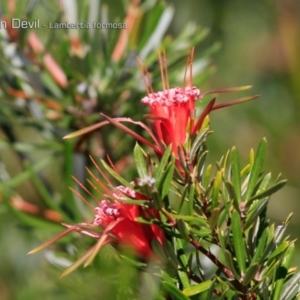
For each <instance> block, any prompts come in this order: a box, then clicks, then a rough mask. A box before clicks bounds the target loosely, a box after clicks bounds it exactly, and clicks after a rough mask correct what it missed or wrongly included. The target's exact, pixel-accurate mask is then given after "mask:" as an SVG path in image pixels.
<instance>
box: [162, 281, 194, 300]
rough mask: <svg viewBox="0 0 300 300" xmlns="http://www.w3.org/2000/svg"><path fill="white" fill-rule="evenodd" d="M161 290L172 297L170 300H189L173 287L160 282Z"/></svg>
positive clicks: (167, 283)
mask: <svg viewBox="0 0 300 300" xmlns="http://www.w3.org/2000/svg"><path fill="white" fill-rule="evenodd" d="M162 289H163V290H164V291H165V292H167V293H169V294H170V295H171V296H172V299H176V300H189V298H188V297H187V296H186V295H184V294H183V293H182V292H181V291H180V290H179V289H178V288H177V287H176V286H175V285H173V284H171V283H169V282H166V281H162Z"/></svg>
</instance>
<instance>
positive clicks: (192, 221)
mask: <svg viewBox="0 0 300 300" xmlns="http://www.w3.org/2000/svg"><path fill="white" fill-rule="evenodd" d="M170 216H172V217H173V218H174V219H176V220H183V221H186V222H187V223H188V224H197V225H199V226H204V227H208V221H207V220H205V219H204V218H203V217H201V216H197V217H195V216H184V215H175V214H170Z"/></svg>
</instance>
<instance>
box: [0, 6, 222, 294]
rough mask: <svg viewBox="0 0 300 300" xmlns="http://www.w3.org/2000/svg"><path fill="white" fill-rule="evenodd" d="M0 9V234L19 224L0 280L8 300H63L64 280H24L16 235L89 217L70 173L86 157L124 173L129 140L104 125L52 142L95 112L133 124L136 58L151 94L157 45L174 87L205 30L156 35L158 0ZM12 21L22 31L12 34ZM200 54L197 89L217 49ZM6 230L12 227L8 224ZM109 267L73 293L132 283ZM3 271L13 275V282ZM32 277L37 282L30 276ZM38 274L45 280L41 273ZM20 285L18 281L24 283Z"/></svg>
mask: <svg viewBox="0 0 300 300" xmlns="http://www.w3.org/2000/svg"><path fill="white" fill-rule="evenodd" d="M0 13H1V21H2V22H1V27H2V28H1V32H0V33H1V44H0V51H1V71H0V89H1V90H0V93H1V94H0V97H1V98H0V101H1V110H0V126H1V131H0V136H1V140H0V148H1V152H0V155H1V158H0V159H1V160H0V164H1V165H0V167H1V168H0V179H1V184H0V190H1V213H2V216H3V221H2V226H3V228H6V226H7V224H6V225H4V224H5V223H6V222H18V224H20V225H21V226H22V228H23V229H22V230H21V231H20V232H19V234H20V237H18V238H17V237H16V238H14V239H20V241H19V242H20V243H21V245H22V246H17V244H16V242H15V241H14V239H13V240H11V238H12V235H7V234H6V233H5V232H4V233H3V237H2V243H1V244H3V248H1V253H3V254H2V257H1V260H6V261H7V262H8V266H5V265H4V267H3V268H1V277H2V278H7V279H4V280H3V281H1V284H2V285H3V289H4V290H5V289H6V290H7V292H8V294H10V295H14V297H16V298H22V297H23V294H22V293H24V297H25V298H28V297H29V298H36V297H37V295H38V294H40V291H38V289H36V290H35V289H34V288H32V290H31V288H25V286H27V285H28V284H29V285H30V284H31V283H32V284H33V285H38V286H40V287H41V289H42V290H43V291H46V290H48V292H50V293H54V292H55V290H57V293H59V294H61V296H62V298H63V299H65V297H73V296H72V295H71V294H72V291H66V290H68V289H67V288H66V286H68V284H70V282H69V281H68V280H66V281H64V282H61V283H60V284H59V285H62V286H63V287H62V288H61V289H60V288H59V285H58V286H57V285H56V284H55V283H53V286H52V285H48V286H47V285H45V284H44V281H43V278H42V276H39V275H36V274H39V273H40V271H36V272H34V271H32V273H30V274H31V275H30V276H29V275H28V274H27V275H26V277H24V276H23V275H22V273H23V272H20V271H19V269H18V268H19V264H18V262H17V261H16V260H15V254H13V253H14V252H11V249H12V248H14V247H16V248H15V250H14V251H18V250H19V249H20V253H19V256H20V257H22V259H20V260H21V261H22V262H23V264H24V263H26V264H27V263H28V264H29V265H28V267H25V269H26V270H27V269H28V270H31V269H30V266H31V267H33V266H36V264H37V262H38V261H37V259H33V260H32V259H28V258H25V254H26V252H27V250H25V248H27V247H28V249H29V246H28V245H27V246H25V245H26V244H24V245H23V244H22V243H23V242H22V239H23V238H24V237H26V239H30V240H34V237H35V238H36V237H43V240H44V238H45V236H47V235H49V236H50V235H51V234H52V233H53V232H57V231H58V230H59V228H61V225H59V222H62V221H64V222H69V223H77V222H81V221H84V220H89V221H90V220H91V218H92V217H93V212H92V213H91V212H90V211H88V209H87V207H86V206H85V205H84V204H83V203H82V201H81V200H80V199H79V198H78V196H76V195H75V194H74V193H73V192H72V191H71V190H70V189H69V187H73V189H75V190H76V189H77V186H76V183H75V182H74V181H73V180H72V175H74V176H75V177H76V178H78V179H79V180H80V181H84V180H85V177H86V169H85V166H88V164H89V163H90V160H89V159H87V158H88V155H92V156H94V157H96V158H101V157H104V156H105V155H109V156H110V157H111V158H112V159H113V160H114V162H115V163H116V168H117V169H118V170H120V171H123V170H126V172H127V174H130V172H132V170H131V167H130V165H131V163H132V161H131V157H130V156H129V155H128V154H129V153H130V152H131V148H132V147H131V146H133V145H134V144H133V141H132V140H130V139H128V138H127V137H126V136H124V135H123V134H122V133H120V131H118V130H116V129H115V128H113V127H107V128H105V129H104V130H101V132H99V131H97V132H94V133H92V134H89V135H85V136H83V137H82V138H80V139H78V140H77V141H75V142H74V141H65V140H63V139H62V137H63V136H64V135H66V134H67V133H69V132H72V131H74V130H78V129H80V128H83V127H86V126H88V125H91V124H94V123H96V122H99V120H101V117H100V114H99V112H103V113H106V114H108V115H110V116H112V117H117V116H128V115H130V116H131V117H134V118H137V119H140V118H141V116H142V115H143V113H144V112H143V107H142V106H141V105H140V99H141V98H142V97H143V96H144V94H145V88H144V82H143V80H142V78H141V73H140V70H139V67H138V64H137V60H136V57H137V56H138V57H139V59H140V60H141V61H142V62H145V63H146V64H147V65H148V66H149V69H150V71H151V74H152V77H153V78H152V83H153V87H154V88H158V89H159V88H161V86H160V84H161V82H160V80H158V78H159V76H158V75H159V73H160V71H159V65H158V63H157V60H156V58H157V51H162V49H165V51H166V52H167V53H168V55H169V57H170V59H169V61H168V65H169V80H170V82H172V84H176V85H178V84H181V83H182V79H183V66H184V64H185V60H186V57H187V54H188V53H189V52H190V50H191V48H192V47H194V46H196V47H197V46H199V44H200V43H201V42H202V41H203V40H204V39H205V38H206V37H207V35H208V30H207V29H205V28H200V27H198V26H197V25H196V24H193V23H187V24H186V26H185V27H184V28H183V29H182V30H181V31H180V32H179V33H178V34H176V36H174V37H172V36H171V35H166V33H167V30H168V28H169V25H170V22H171V21H172V18H173V15H174V8H173V7H172V6H170V5H166V4H164V3H163V2H162V1H143V2H142V3H140V1H125V2H124V3H123V5H121V6H120V5H119V9H118V10H115V9H114V6H113V5H111V4H105V3H102V2H101V1H67V0H61V1H53V2H49V1H1V6H0ZM21 21H23V23H22V24H24V25H23V26H22V27H23V28H16V27H20V24H21ZM79 23H80V24H81V25H76V26H75V27H82V28H73V29H63V28H56V27H60V26H61V24H79ZM25 24H26V25H25ZM25 27H26V28H25ZM84 27H85V28H84ZM115 27H125V28H124V29H122V28H121V29H120V28H118V29H116V28H115ZM202 49H204V47H202ZM205 49H206V51H204V52H201V53H200V54H199V55H197V57H196V59H195V63H194V77H195V84H197V85H200V84H201V83H202V82H203V81H204V80H205V79H206V78H207V77H208V76H209V74H210V73H211V72H212V68H211V64H210V61H209V55H210V54H212V53H213V52H214V51H216V50H217V49H218V44H217V43H215V44H212V45H211V46H209V47H207V46H206V47H205ZM146 84H147V83H146ZM125 167H126V169H125ZM4 226H5V227H4ZM9 228H10V227H9ZM11 230H15V229H14V226H13V227H12V229H11ZM24 243H25V241H24ZM74 243H75V244H74V245H76V242H74ZM78 243H79V244H78V245H76V249H79V251H80V249H83V248H81V245H80V244H82V243H85V242H82V241H81V239H78ZM86 243H89V241H87V242H86ZM60 247H61V250H62V253H65V252H70V251H71V252H74V251H77V250H76V249H75V248H74V249H73V248H72V249H69V241H68V239H66V240H64V242H63V243H62V245H60ZM21 249H22V250H21ZM10 253H12V257H11V258H10V255H11V254H10ZM56 253H57V252H56ZM108 255H111V254H108ZM46 258H47V259H48V260H49V261H50V262H52V263H53V264H54V265H56V266H60V267H65V266H67V265H68V264H70V261H69V260H67V259H62V258H56V257H55V254H54V252H52V251H50V252H48V253H46ZM99 259H100V260H101V258H99ZM102 260H103V258H102ZM97 265H98V267H95V269H98V268H99V269H100V266H101V269H102V270H103V272H104V273H103V274H105V272H110V271H107V269H109V270H111V268H106V267H105V266H104V265H103V263H100V261H99V264H97ZM119 269H120V271H118V272H117V273H116V272H113V273H112V274H110V275H109V274H108V275H101V272H102V271H100V273H99V278H106V277H107V278H109V277H110V276H116V280H115V284H114V283H111V284H110V285H108V283H105V282H104V281H105V279H104V281H103V284H102V283H98V284H95V282H94V280H92V281H91V280H88V279H87V280H86V281H87V282H88V284H86V285H85V286H84V285H83V288H82V293H83V295H86V296H87V295H91V297H93V295H96V292H95V293H94V291H98V293H99V290H98V288H96V290H95V289H93V288H92V286H94V285H96V286H101V287H102V286H105V287H106V289H107V291H106V289H105V288H99V289H100V290H101V293H102V294H101V295H102V296H101V295H100V294H98V296H100V297H104V298H106V297H105V296H104V295H106V293H108V294H111V291H112V290H115V289H121V290H122V287H123V288H124V287H126V285H129V284H130V282H131V280H133V279H134V281H136V280H137V279H136V276H137V275H136V274H133V275H132V276H133V277H132V278H131V277H130V276H127V273H128V272H130V270H129V269H128V267H126V264H125V265H124V266H123V265H122V267H120V268H119ZM128 270H129V271H128ZM9 272H13V273H15V278H13V275H11V276H10V275H9ZM28 272H29V271H28ZM124 274H126V276H127V279H128V282H127V283H126V280H125V279H124V280H123V283H124V286H123V285H122V284H119V282H120V278H121V277H122V276H124ZM35 276H37V277H38V278H40V279H34V277H35ZM43 276H45V278H47V276H49V274H48V275H46V274H44V275H43ZM85 276H89V275H85ZM91 276H92V275H91ZM10 277H12V278H11V279H10ZM36 280H37V281H36ZM23 281H26V283H24V285H22V282H23ZM35 281H36V283H34V282H35ZM46 281H47V280H46ZM83 281H84V280H83ZM112 282H114V281H112ZM17 284H18V285H19V289H18V290H15V289H14V288H13V287H12V285H17ZM73 284H74V283H73ZM116 284H117V286H116ZM23 286H24V288H23ZM52 287H53V288H54V291H53V290H52ZM125 290H126V291H127V289H125ZM66 293H70V295H67V294H66ZM93 293H94V294H93ZM118 295H119V296H120V297H121V298H120V299H123V298H124V297H125V298H126V297H128V296H124V297H122V295H123V294H122V292H121V291H119V293H118ZM8 298H9V297H8Z"/></svg>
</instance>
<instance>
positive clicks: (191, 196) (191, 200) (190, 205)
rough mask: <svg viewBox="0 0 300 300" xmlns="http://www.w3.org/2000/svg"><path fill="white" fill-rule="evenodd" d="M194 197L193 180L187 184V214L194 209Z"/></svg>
mask: <svg viewBox="0 0 300 300" xmlns="http://www.w3.org/2000/svg"><path fill="white" fill-rule="evenodd" d="M194 197H195V183H194V182H193V183H192V184H191V185H190V186H189V203H188V213H187V214H188V215H191V214H192V213H193V211H194Z"/></svg>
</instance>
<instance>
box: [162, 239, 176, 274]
mask: <svg viewBox="0 0 300 300" xmlns="http://www.w3.org/2000/svg"><path fill="white" fill-rule="evenodd" d="M164 249H165V254H166V256H167V258H168V260H169V261H170V262H171V263H172V265H173V267H174V268H175V269H178V266H179V261H178V259H177V257H176V254H175V252H174V251H175V250H174V247H173V246H172V244H171V242H170V241H168V240H166V241H165V242H164Z"/></svg>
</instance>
